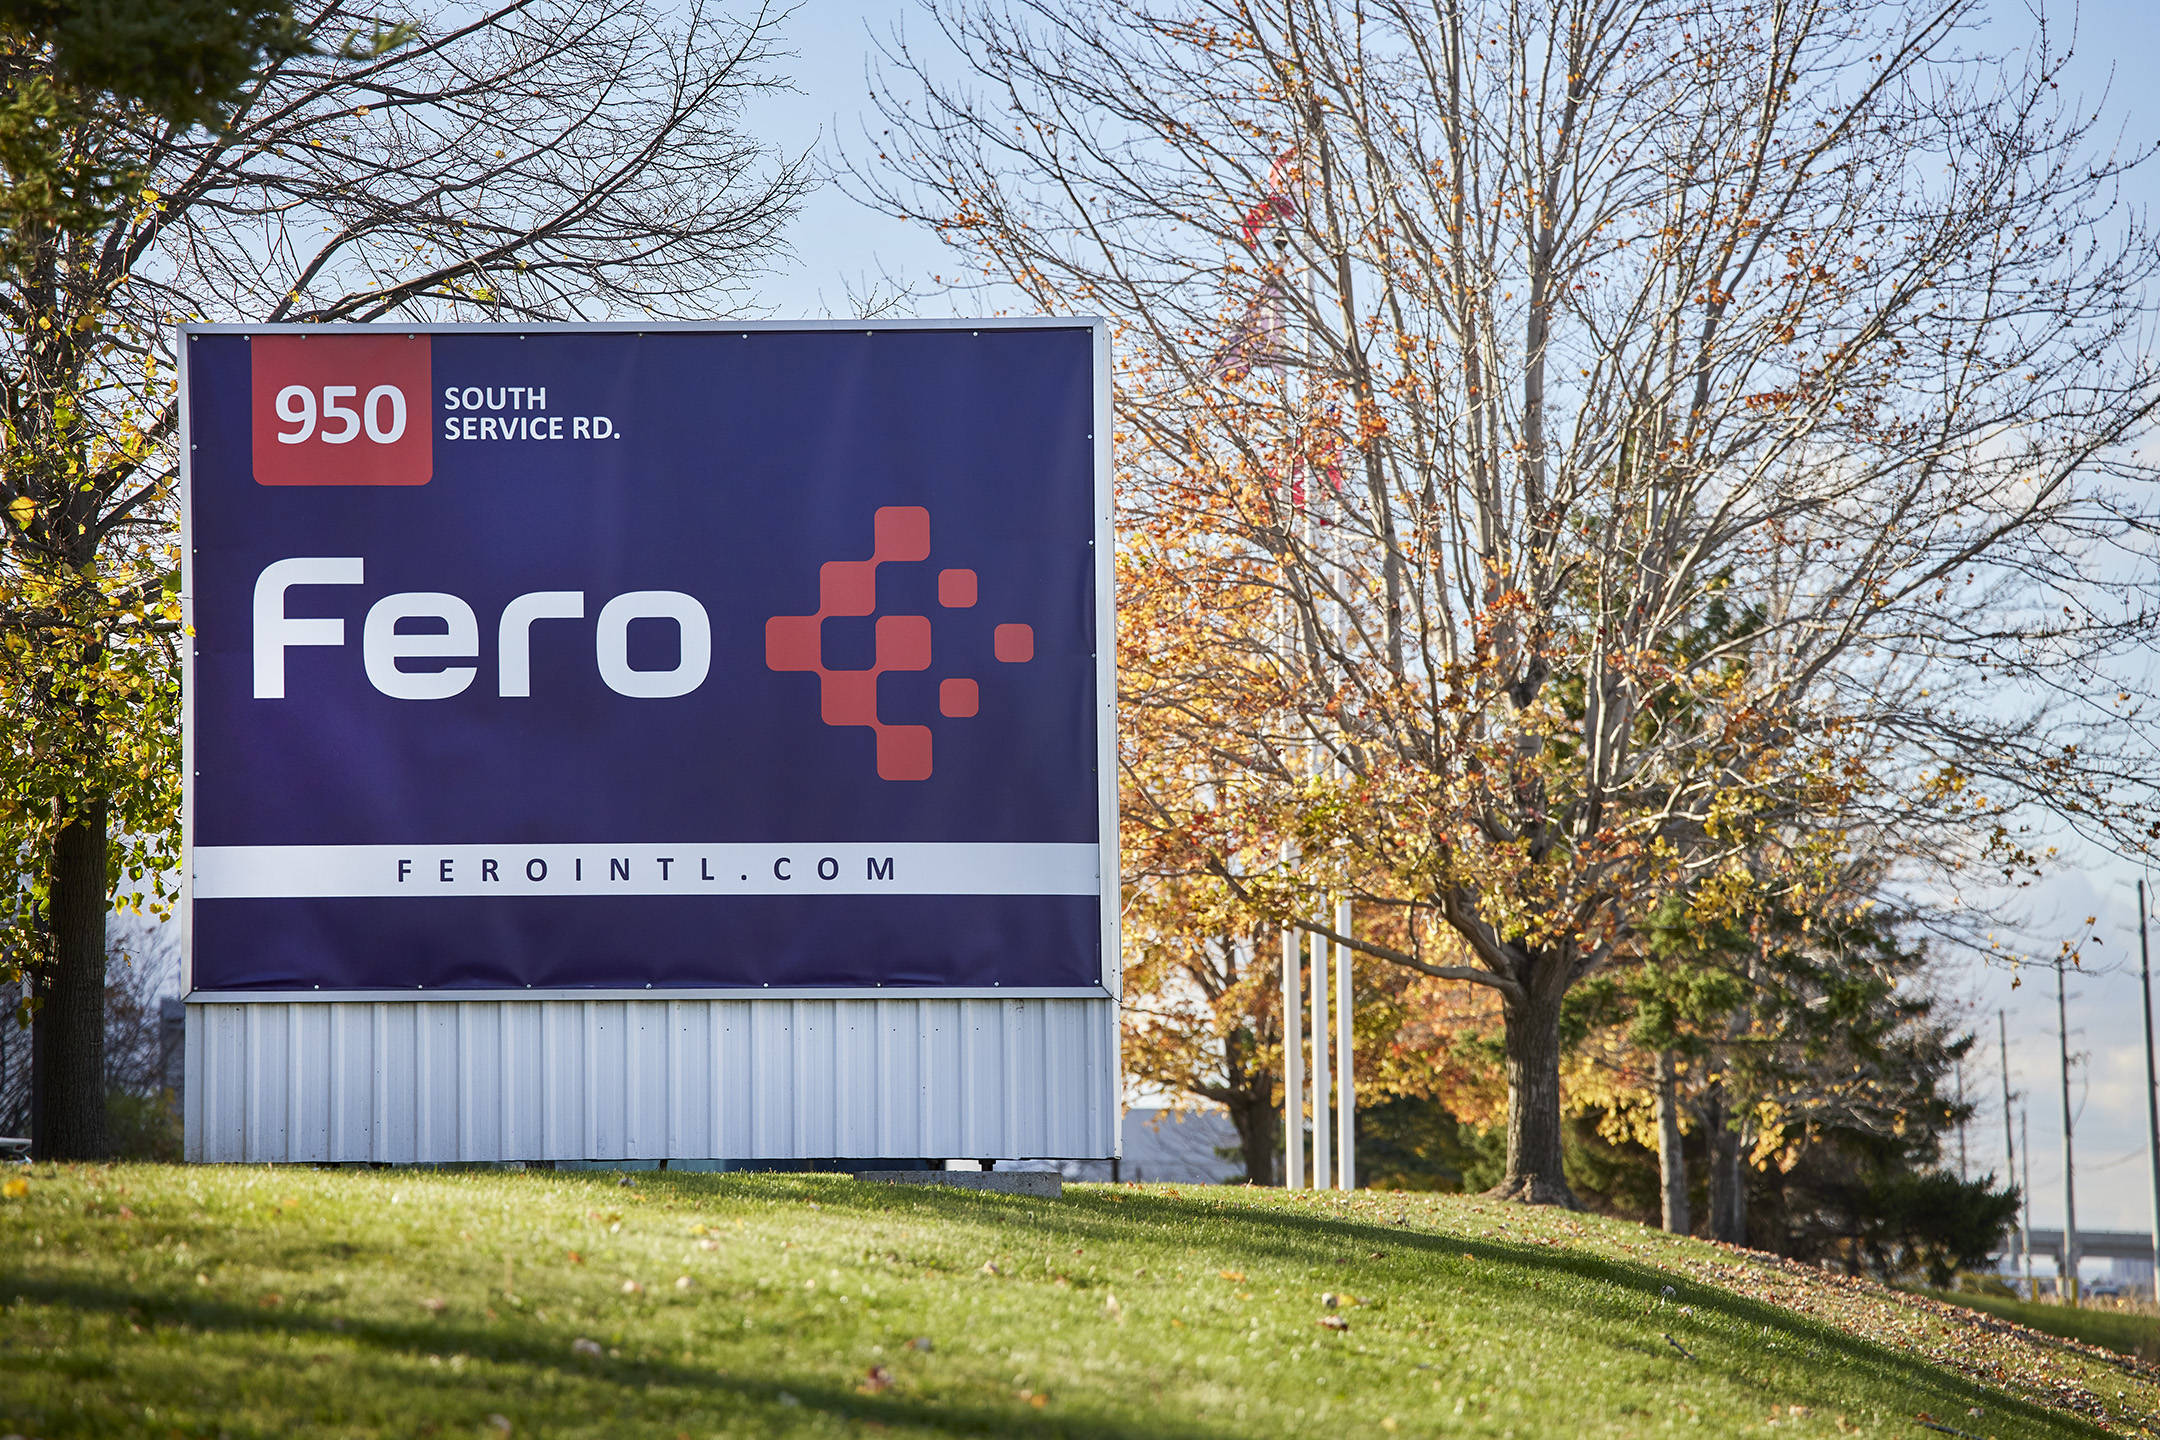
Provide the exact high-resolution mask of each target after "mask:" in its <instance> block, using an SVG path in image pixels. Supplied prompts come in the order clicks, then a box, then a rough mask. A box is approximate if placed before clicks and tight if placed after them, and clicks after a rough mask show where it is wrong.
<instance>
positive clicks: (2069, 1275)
mask: <svg viewBox="0 0 2160 1440" xmlns="http://www.w3.org/2000/svg"><path fill="white" fill-rule="evenodd" d="M2068 970H2069V964H2068V962H2067V961H2065V960H2064V959H2063V957H2062V956H2060V955H2058V956H2056V957H2055V1044H2056V1048H2057V1050H2058V1051H2060V1052H2061V1055H2062V1111H2063V1236H2062V1266H2063V1269H2062V1280H2061V1281H2060V1282H2059V1283H2060V1285H2061V1286H2063V1287H2065V1288H2063V1289H2062V1290H2061V1292H2060V1293H2061V1294H2062V1295H2063V1296H2064V1297H2066V1299H2067V1302H2068V1303H2069V1304H2071V1305H2073V1306H2075V1305H2076V1304H2077V1303H2078V1301H2077V1295H2078V1248H2077V1168H2076V1162H2075V1159H2074V1156H2073V1154H2072V1147H2071V1115H2070V1001H2069V999H2068V993H2067V990H2068V986H2069V980H2068V979H2067V978H2066V977H2067V972H2068Z"/></svg>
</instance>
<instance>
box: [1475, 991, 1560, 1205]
mask: <svg viewBox="0 0 2160 1440" xmlns="http://www.w3.org/2000/svg"><path fill="white" fill-rule="evenodd" d="M1530 975H1531V983H1530V984H1529V985H1528V986H1526V987H1525V988H1526V990H1527V992H1528V994H1527V996H1526V998H1525V999H1524V1002H1523V1003H1522V1004H1521V1005H1519V1006H1518V1005H1509V1006H1507V1007H1506V1008H1505V1009H1503V1010H1502V1012H1501V1018H1502V1022H1503V1023H1504V1025H1505V1027H1506V1033H1505V1044H1506V1049H1507V1086H1508V1107H1507V1173H1506V1175H1505V1176H1504V1177H1502V1179H1501V1181H1500V1183H1499V1184H1498V1185H1496V1186H1494V1187H1493V1188H1492V1189H1491V1190H1489V1191H1487V1192H1486V1193H1487V1194H1488V1195H1490V1196H1492V1197H1493V1198H1495V1199H1499V1200H1520V1201H1522V1202H1523V1203H1524V1204H1526V1205H1561V1206H1565V1207H1566V1208H1568V1209H1570V1210H1579V1209H1581V1208H1582V1206H1581V1205H1580V1204H1579V1203H1578V1202H1577V1201H1576V1199H1575V1192H1574V1191H1572V1190H1570V1189H1569V1188H1568V1183H1567V1174H1566V1171H1565V1169H1564V1168H1563V1165H1562V1161H1561V1148H1560V1133H1561V1132H1560V1001H1561V999H1562V998H1563V997H1564V996H1565V995H1566V994H1567V983H1566V976H1565V973H1564V967H1563V966H1562V965H1561V964H1560V962H1559V960H1558V959H1557V958H1556V957H1544V958H1543V959H1542V960H1541V961H1540V963H1538V964H1537V965H1536V966H1535V967H1534V968H1531V969H1530Z"/></svg>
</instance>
